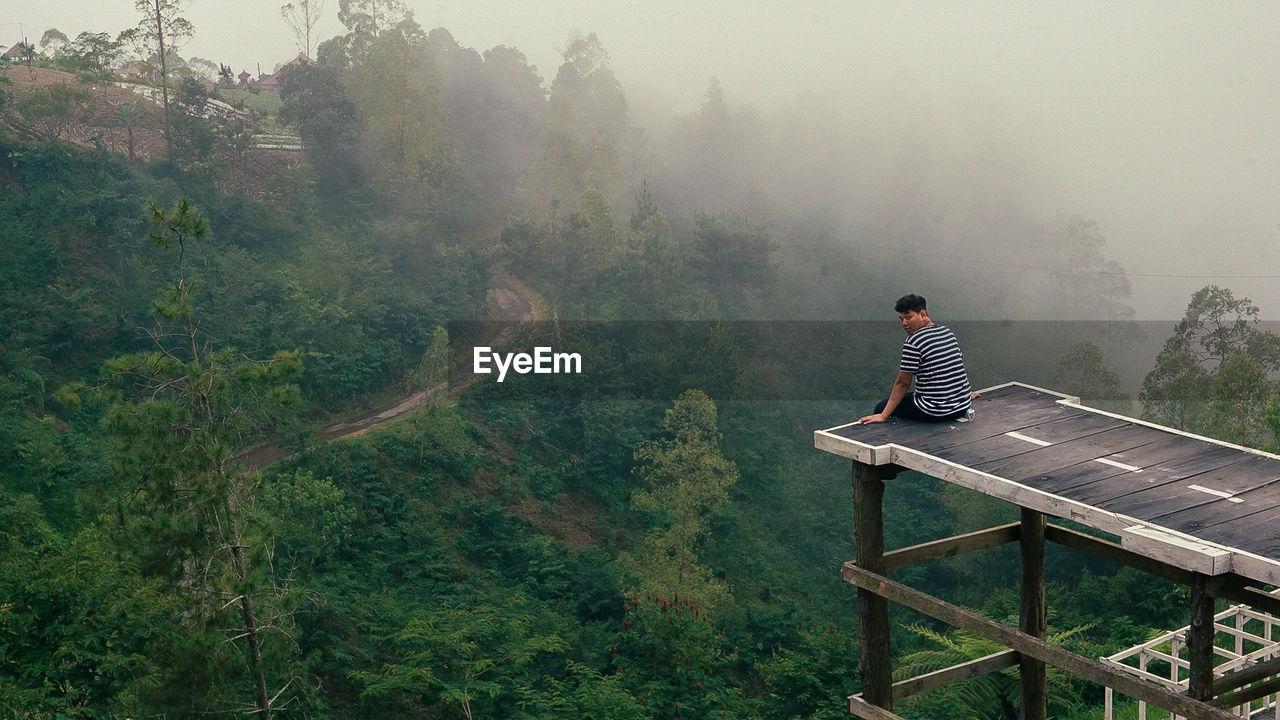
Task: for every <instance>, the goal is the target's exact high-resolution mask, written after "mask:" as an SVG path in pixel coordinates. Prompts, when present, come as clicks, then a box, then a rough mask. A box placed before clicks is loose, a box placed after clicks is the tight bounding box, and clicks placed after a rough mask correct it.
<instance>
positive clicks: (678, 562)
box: [632, 390, 738, 610]
mask: <svg viewBox="0 0 1280 720" xmlns="http://www.w3.org/2000/svg"><path fill="white" fill-rule="evenodd" d="M662 429H663V430H664V431H665V432H666V435H667V437H665V438H663V439H660V440H657V441H654V442H651V443H647V444H645V445H643V446H642V447H641V448H640V449H639V450H637V451H636V460H637V461H638V464H637V466H636V468H635V474H636V475H638V476H639V477H640V479H641V480H642V482H643V483H644V489H642V490H637V491H636V492H635V494H634V495H633V496H632V504H634V505H635V506H636V507H637V508H640V509H642V510H647V511H650V512H652V513H653V514H654V515H655V516H656V523H655V525H654V528H653V529H652V530H650V531H649V532H648V534H647V535H646V536H645V538H644V541H643V543H642V545H641V547H640V549H639V550H638V551H637V552H636V553H635V555H634V557H633V566H634V568H635V572H636V575H637V578H638V588H639V590H638V591H639V592H640V593H641V594H653V595H659V596H663V597H671V596H680V597H685V598H689V599H692V600H694V601H695V602H697V603H698V605H700V606H701V607H703V608H705V609H708V610H710V609H714V608H715V607H716V606H717V605H720V604H722V603H724V602H726V601H727V600H728V590H727V588H725V587H724V586H723V585H722V584H721V583H720V582H719V581H717V580H715V579H714V578H712V577H711V572H710V571H709V570H708V569H707V568H706V567H705V566H703V565H702V564H701V563H699V562H698V555H697V548H698V546H699V545H700V544H701V543H702V541H703V540H704V539H705V535H706V532H707V523H708V522H709V521H710V519H711V516H712V515H713V514H715V513H716V512H717V511H718V510H720V508H722V507H723V506H724V505H726V504H727V503H728V502H729V487H730V486H732V485H733V484H734V483H735V482H737V480H738V470H737V468H736V467H735V466H734V464H733V462H732V461H730V460H729V459H727V458H725V457H724V455H723V454H722V453H721V451H720V430H719V428H718V427H717V422H716V406H715V403H713V402H712V401H711V398H709V397H707V395H706V393H704V392H702V391H701V390H686V391H685V392H683V393H681V394H680V396H679V397H678V398H676V401H675V402H674V403H673V404H672V406H671V407H670V408H669V409H668V410H667V413H666V416H665V417H664V419H663V421H662Z"/></svg>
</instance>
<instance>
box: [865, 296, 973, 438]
mask: <svg viewBox="0 0 1280 720" xmlns="http://www.w3.org/2000/svg"><path fill="white" fill-rule="evenodd" d="M893 309H894V310H895V311H897V313H898V320H899V322H901V323H902V329H903V330H905V331H906V333H907V339H906V341H905V342H903V343H902V359H901V360H900V361H899V363H898V377H897V378H896V379H895V380H894V381H893V390H891V391H890V392H889V398H888V399H887V400H884V401H882V402H880V403H879V404H878V405H876V409H875V414H873V415H867V416H866V417H864V418H862V419H860V420H858V422H860V423H882V422H884V421H885V420H888V419H889V417H890V416H893V417H900V418H908V419H911V420H923V421H925V422H944V421H946V420H955V419H958V418H962V417H965V416H966V415H968V413H969V409H970V407H971V406H972V404H973V403H972V400H971V398H970V388H969V376H968V374H967V373H966V372H965V368H964V354H963V353H961V352H960V344H959V343H958V342H956V336H955V333H953V332H951V330H950V328H948V327H947V326H945V325H938V324H936V323H934V322H933V321H932V320H930V319H929V311H928V309H927V308H926V307H925V301H924V298H923V297H921V296H919V295H915V294H912V295H903V296H902V297H900V298H898V302H896V303H894V306H893ZM912 379H914V380H915V384H916V389H915V392H911V381H912Z"/></svg>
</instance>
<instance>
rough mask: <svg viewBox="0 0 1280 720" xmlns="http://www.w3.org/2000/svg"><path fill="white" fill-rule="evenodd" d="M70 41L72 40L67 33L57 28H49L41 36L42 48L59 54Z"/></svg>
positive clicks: (54, 54) (51, 53) (49, 52)
mask: <svg viewBox="0 0 1280 720" xmlns="http://www.w3.org/2000/svg"><path fill="white" fill-rule="evenodd" d="M69 42H71V38H68V37H67V35H66V33H64V32H62V31H61V30H59V29H57V28H49V29H48V30H45V31H44V34H43V35H41V36H40V50H42V51H43V52H46V53H48V54H50V55H53V56H57V55H58V54H59V53H60V52H61V50H62V48H63V47H65V46H66V45H67V43H69Z"/></svg>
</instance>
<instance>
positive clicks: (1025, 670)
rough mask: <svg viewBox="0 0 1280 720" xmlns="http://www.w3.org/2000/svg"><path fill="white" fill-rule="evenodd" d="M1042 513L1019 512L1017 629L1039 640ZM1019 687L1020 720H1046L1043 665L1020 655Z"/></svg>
mask: <svg viewBox="0 0 1280 720" xmlns="http://www.w3.org/2000/svg"><path fill="white" fill-rule="evenodd" d="M1044 528H1045V518H1044V513H1041V512H1036V511H1035V510H1030V509H1028V508H1022V532H1021V540H1020V544H1021V548H1022V603H1021V610H1020V616H1019V617H1020V619H1019V627H1018V629H1019V630H1021V631H1022V632H1024V633H1026V634H1027V635H1029V636H1031V637H1034V638H1041V639H1043V638H1044V636H1045V631H1046V630H1047V624H1048V622H1047V615H1048V611H1047V606H1046V603H1045V596H1044V567H1045V559H1044V533H1045V530H1044ZM1018 672H1019V675H1020V681H1019V684H1020V685H1021V687H1022V709H1021V712H1020V713H1019V715H1020V717H1021V720H1046V718H1047V717H1048V712H1049V709H1048V703H1049V692H1048V685H1047V679H1046V675H1045V665H1044V661H1042V660H1037V659H1036V658H1034V657H1030V656H1027V655H1023V656H1022V658H1021V660H1019V662H1018Z"/></svg>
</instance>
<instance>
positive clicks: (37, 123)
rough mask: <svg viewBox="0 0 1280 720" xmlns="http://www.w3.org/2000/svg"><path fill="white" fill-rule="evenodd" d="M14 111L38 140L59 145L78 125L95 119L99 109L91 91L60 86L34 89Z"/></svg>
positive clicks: (58, 84) (19, 100) (65, 84)
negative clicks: (73, 127) (96, 111)
mask: <svg viewBox="0 0 1280 720" xmlns="http://www.w3.org/2000/svg"><path fill="white" fill-rule="evenodd" d="M14 109H16V110H17V111H18V112H19V113H20V114H21V115H22V117H23V119H25V120H26V122H27V125H28V127H29V128H30V129H31V133H32V135H34V136H35V137H36V138H37V139H39V140H43V141H45V142H56V141H58V140H61V139H62V136H63V134H64V133H66V132H67V130H69V129H70V128H71V127H72V126H73V125H75V124H76V123H84V122H88V121H89V120H91V119H92V117H93V114H94V111H95V110H96V106H95V104H94V101H93V94H92V93H90V92H89V91H88V90H85V89H84V88H82V87H74V86H72V85H70V84H68V83H57V84H54V85H49V86H46V87H37V88H33V89H31V90H30V91H28V92H27V93H26V94H25V95H23V96H22V97H21V98H19V99H18V100H17V102H15V103H14Z"/></svg>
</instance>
